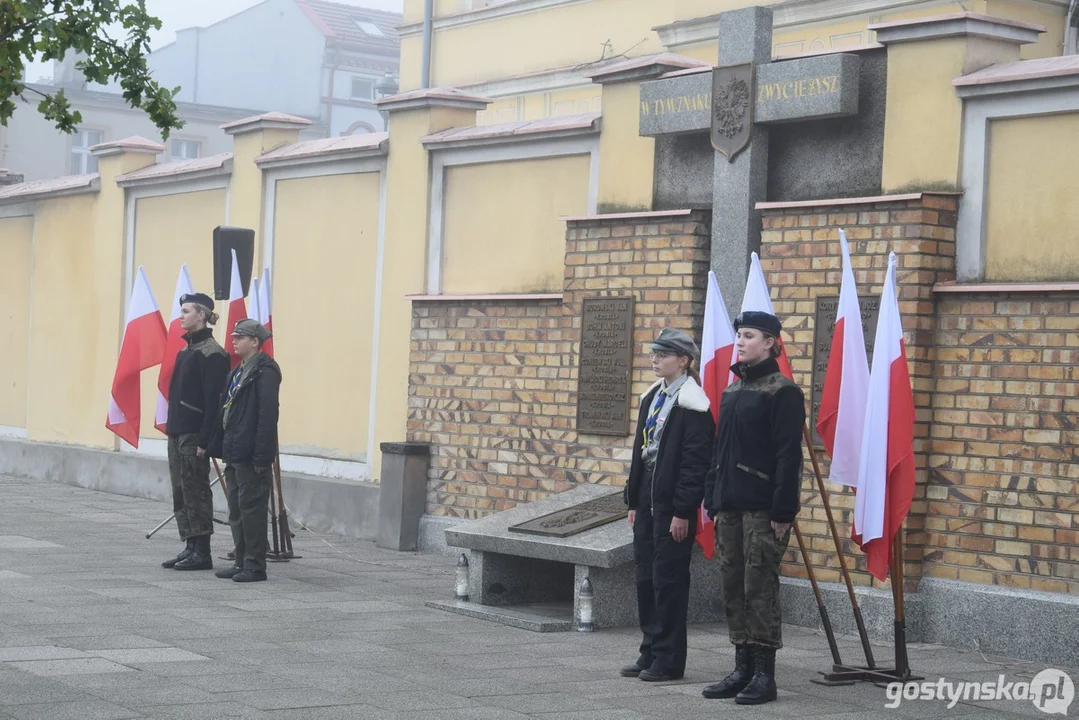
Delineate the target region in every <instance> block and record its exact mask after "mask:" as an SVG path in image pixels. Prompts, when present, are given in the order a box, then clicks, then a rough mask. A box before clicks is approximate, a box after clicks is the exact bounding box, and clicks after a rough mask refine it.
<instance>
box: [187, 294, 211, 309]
mask: <svg viewBox="0 0 1079 720" xmlns="http://www.w3.org/2000/svg"><path fill="white" fill-rule="evenodd" d="M187 303H195V304H196V305H202V306H203V307H205V308H209V309H210V310H213V309H214V301H213V298H211V297H210V296H209V295H207V294H206V293H189V294H187V295H181V296H180V304H181V305H186V304H187Z"/></svg>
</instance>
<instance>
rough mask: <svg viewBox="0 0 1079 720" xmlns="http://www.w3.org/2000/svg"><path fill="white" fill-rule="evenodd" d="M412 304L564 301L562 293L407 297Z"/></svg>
mask: <svg viewBox="0 0 1079 720" xmlns="http://www.w3.org/2000/svg"><path fill="white" fill-rule="evenodd" d="M405 299H406V300H411V301H412V302H477V301H479V302H500V301H502V302H505V301H510V302H515V301H529V300H558V301H561V300H562V293H501V294H494V295H405Z"/></svg>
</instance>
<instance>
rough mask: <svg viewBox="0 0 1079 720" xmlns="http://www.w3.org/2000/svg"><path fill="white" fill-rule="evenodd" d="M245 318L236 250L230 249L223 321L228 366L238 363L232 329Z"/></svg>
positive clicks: (242, 290)
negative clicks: (230, 267) (230, 270)
mask: <svg viewBox="0 0 1079 720" xmlns="http://www.w3.org/2000/svg"><path fill="white" fill-rule="evenodd" d="M246 319H247V305H246V304H245V303H244V286H243V283H241V282H240V264H239V263H238V262H237V261H236V251H235V250H233V251H232V277H231V279H230V280H229V316H228V320H227V321H226V323H225V352H227V353H228V354H229V360H230V363H229V366H230V367H232V368H235V367H236V366H237V365H239V364H240V356H239V355H237V354H236V349H235V347H234V346H233V343H232V331H233V330H235V329H236V323H238V322H240V321H241V320H246Z"/></svg>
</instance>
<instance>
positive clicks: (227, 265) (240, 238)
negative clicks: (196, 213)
mask: <svg viewBox="0 0 1079 720" xmlns="http://www.w3.org/2000/svg"><path fill="white" fill-rule="evenodd" d="M233 250H235V251H236V262H237V263H238V264H239V265H240V284H241V285H242V286H243V289H244V297H247V291H248V288H250V287H251V270H252V267H253V266H254V264H255V231H254V230H251V229H250V228H238V227H224V226H221V225H219V226H217V227H215V228H214V300H228V299H229V285H230V284H231V278H232V251H233Z"/></svg>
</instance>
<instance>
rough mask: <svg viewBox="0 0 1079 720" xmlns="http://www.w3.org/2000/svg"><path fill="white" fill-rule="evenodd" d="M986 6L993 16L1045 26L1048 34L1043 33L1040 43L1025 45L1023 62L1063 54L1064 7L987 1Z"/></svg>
mask: <svg viewBox="0 0 1079 720" xmlns="http://www.w3.org/2000/svg"><path fill="white" fill-rule="evenodd" d="M986 5H987V6H988V10H987V11H986V12H988V13H989V14H991V15H1000V16H1001V17H1007V18H1011V19H1012V20H1022V21H1023V22H1029V23H1037V24H1038V25H1044V26H1045V29H1046V32H1044V33H1042V35H1041V37H1039V38H1038V42H1036V43H1032V44H1030V45H1024V46H1023V47H1022V49H1021V50H1020V57H1021V58H1022V59H1023V60H1032V59H1034V58H1043V57H1055V56H1057V55H1060V54H1061V51H1062V49H1063V47H1064V23H1065V9H1064V8H1063V7H1053V6H1051V5H1045V4H1043V3H1032V2H1028V1H1026V0H987V2H986Z"/></svg>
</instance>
